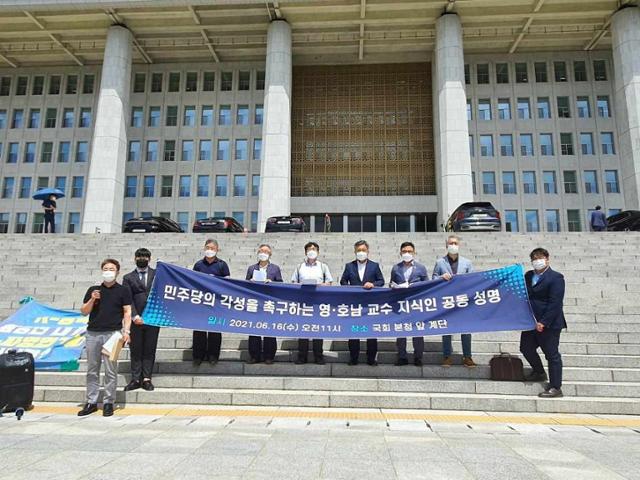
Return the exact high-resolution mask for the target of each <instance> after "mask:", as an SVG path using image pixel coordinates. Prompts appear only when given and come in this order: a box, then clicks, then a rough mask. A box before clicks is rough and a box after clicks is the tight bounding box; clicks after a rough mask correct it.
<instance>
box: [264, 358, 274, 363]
mask: <svg viewBox="0 0 640 480" xmlns="http://www.w3.org/2000/svg"><path fill="white" fill-rule="evenodd" d="M264 364H265V365H273V360H272V359H270V358H267V359H266V360H265V361H264Z"/></svg>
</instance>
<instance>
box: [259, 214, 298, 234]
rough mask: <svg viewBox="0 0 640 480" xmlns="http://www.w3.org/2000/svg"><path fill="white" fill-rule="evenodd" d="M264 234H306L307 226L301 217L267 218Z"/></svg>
mask: <svg viewBox="0 0 640 480" xmlns="http://www.w3.org/2000/svg"><path fill="white" fill-rule="evenodd" d="M264 231H265V233H273V232H306V231H307V225H306V224H305V223H304V220H303V219H302V217H291V216H281V217H269V218H268V219H267V225H266V227H265V229H264Z"/></svg>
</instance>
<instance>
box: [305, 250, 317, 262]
mask: <svg viewBox="0 0 640 480" xmlns="http://www.w3.org/2000/svg"><path fill="white" fill-rule="evenodd" d="M307 258H308V259H309V260H315V259H316V258H318V252H316V251H315V250H309V251H308V252H307Z"/></svg>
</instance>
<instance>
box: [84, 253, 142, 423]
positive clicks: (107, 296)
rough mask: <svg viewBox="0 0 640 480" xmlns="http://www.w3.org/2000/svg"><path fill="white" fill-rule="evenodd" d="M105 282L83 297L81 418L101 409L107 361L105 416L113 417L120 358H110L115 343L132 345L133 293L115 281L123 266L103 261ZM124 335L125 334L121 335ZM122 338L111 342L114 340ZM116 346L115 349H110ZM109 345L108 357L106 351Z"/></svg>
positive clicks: (103, 280) (102, 267)
mask: <svg viewBox="0 0 640 480" xmlns="http://www.w3.org/2000/svg"><path fill="white" fill-rule="evenodd" d="M100 268H101V270H102V272H101V273H102V283H101V284H100V285H96V286H93V287H89V289H88V290H87V293H86V294H85V296H84V301H83V304H82V307H81V308H80V312H81V313H82V314H83V315H89V323H88V324H87V334H86V347H87V403H86V404H85V405H84V407H83V408H82V410H80V411H79V412H78V416H79V417H84V416H85V415H90V414H92V413H94V412H96V411H97V410H98V395H99V394H100V367H101V365H102V363H103V362H104V366H105V379H104V398H103V406H102V415H103V416H105V417H110V416H111V415H113V402H114V401H115V399H116V389H117V387H118V385H117V381H118V359H117V356H116V357H115V358H113V357H114V356H115V355H110V353H111V352H113V349H114V348H117V347H116V345H115V344H116V343H117V342H118V341H120V340H122V343H123V344H127V343H129V340H130V339H129V335H130V333H131V331H130V329H131V303H132V300H131V291H130V290H129V289H128V288H127V287H124V286H122V285H120V284H119V283H117V282H116V277H117V276H118V273H119V272H120V263H119V262H118V261H117V260H114V259H112V258H107V259H106V260H103V262H102V264H101V265H100ZM121 332H122V333H121ZM114 336H115V337H120V336H121V339H120V338H116V339H112V337H114ZM110 345H113V346H110ZM105 346H108V348H109V352H108V353H109V354H107V353H105V352H104V351H103V347H105Z"/></svg>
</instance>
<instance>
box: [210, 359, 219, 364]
mask: <svg viewBox="0 0 640 480" xmlns="http://www.w3.org/2000/svg"><path fill="white" fill-rule="evenodd" d="M217 363H218V359H217V358H211V359H209V365H216V364H217Z"/></svg>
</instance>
